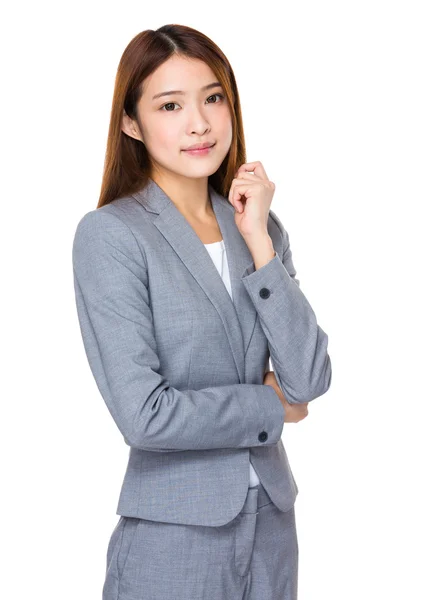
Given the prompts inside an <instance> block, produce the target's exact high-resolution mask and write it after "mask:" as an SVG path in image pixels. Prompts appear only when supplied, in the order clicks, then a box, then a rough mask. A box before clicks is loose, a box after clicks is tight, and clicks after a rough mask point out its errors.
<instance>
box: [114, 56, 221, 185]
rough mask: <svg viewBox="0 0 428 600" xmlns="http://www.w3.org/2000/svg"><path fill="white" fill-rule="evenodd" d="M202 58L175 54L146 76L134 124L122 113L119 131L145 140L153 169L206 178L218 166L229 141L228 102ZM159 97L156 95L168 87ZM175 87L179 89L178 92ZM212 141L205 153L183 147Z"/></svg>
mask: <svg viewBox="0 0 428 600" xmlns="http://www.w3.org/2000/svg"><path fill="white" fill-rule="evenodd" d="M215 82H216V77H215V75H214V73H213V71H212V70H211V68H210V67H208V65H207V64H206V63H204V62H203V61H200V60H196V59H186V58H182V57H178V56H173V57H171V58H169V59H168V60H167V61H166V62H164V63H163V64H162V65H161V66H160V67H158V69H157V70H156V71H155V72H153V73H152V74H151V75H149V76H148V77H147V78H146V79H145V80H144V83H143V94H142V97H141V99H140V101H139V103H138V106H137V109H138V114H139V119H140V124H141V135H140V134H139V130H138V129H136V127H137V123H135V122H132V121H131V120H130V119H129V117H126V115H124V122H123V130H124V131H125V133H127V134H128V135H131V136H132V137H134V138H136V139H140V140H142V141H143V142H144V144H145V146H146V148H147V151H148V153H149V155H150V156H151V160H152V162H153V165H154V168H155V169H157V170H161V171H162V170H167V171H172V172H174V173H176V174H180V175H182V176H184V177H191V178H207V177H208V176H209V175H212V174H213V173H215V172H216V171H217V169H218V168H219V167H220V165H221V163H222V162H223V160H224V158H225V156H226V155H227V153H228V151H229V148H230V145H231V142H232V120H231V113H230V108H229V104H228V102H227V99H226V97H225V95H224V93H223V89H222V87H221V86H220V85H218V86H213V87H210V88H209V89H204V87H205V86H208V85H210V84H213V83H215ZM171 90H175V91H174V92H173V93H168V94H167V95H162V96H160V97H157V98H153V96H157V95H158V94H163V93H164V92H171ZM178 91H181V92H182V93H181V92H180V93H179V92H178ZM202 142H210V143H215V145H214V147H213V148H212V149H211V150H210V151H209V152H208V153H207V154H204V155H191V154H189V153H188V152H185V151H184V149H185V148H187V147H188V146H191V145H193V144H197V143H202Z"/></svg>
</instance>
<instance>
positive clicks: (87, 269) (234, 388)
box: [72, 179, 331, 526]
mask: <svg viewBox="0 0 428 600" xmlns="http://www.w3.org/2000/svg"><path fill="white" fill-rule="evenodd" d="M209 194H210V198H211V203H212V206H213V209H214V212H215V215H216V217H217V221H218V224H219V227H220V230H221V233H222V237H223V239H224V243H225V247H226V252H227V258H228V263H229V268H230V278H231V285H232V293H233V301H232V299H231V297H230V296H229V293H228V291H227V289H226V287H225V285H224V282H223V280H222V279H221V276H220V274H219V273H218V271H217V269H216V267H215V265H214V263H213V262H212V259H211V257H210V255H209V253H208V252H207V250H206V248H205V246H204V244H203V243H202V241H201V240H200V239H199V237H198V236H197V234H196V232H195V231H194V230H193V228H192V227H191V225H190V224H189V223H188V221H187V220H186V219H185V217H184V216H183V215H182V214H181V213H180V211H179V210H178V209H177V208H176V206H175V205H174V203H173V202H172V201H171V199H170V198H169V196H167V195H166V193H165V192H164V191H163V190H162V188H160V187H159V186H158V185H157V184H156V183H155V182H154V181H153V180H152V179H150V180H149V184H148V185H147V186H146V187H145V188H143V189H142V190H140V191H139V192H138V193H136V194H133V195H132V196H127V197H124V198H119V199H116V200H114V201H113V202H111V203H110V204H107V205H105V206H103V207H101V208H98V209H94V210H91V211H89V212H88V213H86V214H85V215H84V216H83V217H82V218H81V220H80V221H79V223H78V225H77V229H76V233H75V237H74V242H73V250H72V258H73V273H74V288H75V294H76V306H77V313H78V319H79V323H80V330H81V334H82V337H83V343H84V348H85V351H86V355H87V358H88V362H89V365H90V369H91V371H92V374H93V376H94V378H95V381H96V384H97V386H98V389H99V391H100V394H101V396H102V397H103V399H104V401H105V403H106V405H107V407H108V410H109V411H110V413H111V416H112V417H113V419H114V421H115V423H116V425H117V427H118V428H119V430H120V432H121V433H122V435H123V437H124V440H125V442H126V444H128V445H129V446H130V450H129V458H128V465H127V469H126V473H125V476H124V480H123V483H122V488H121V492H120V497H119V502H118V506H117V511H116V512H117V514H118V515H124V516H130V517H138V518H143V519H150V520H154V521H164V522H169V523H183V524H190V525H210V526H219V525H224V524H225V523H227V522H229V521H231V520H232V519H234V518H235V517H236V515H237V514H238V513H239V512H240V510H241V509H242V506H243V503H244V501H245V497H246V495H247V490H248V485H249V464H248V461H249V459H250V457H251V462H252V464H253V466H254V468H255V470H256V472H257V474H258V476H259V478H260V480H261V482H262V484H263V486H264V487H265V488H266V490H267V492H268V494H269V496H270V497H271V499H272V501H273V502H274V504H275V505H276V506H277V507H278V508H279V509H280V510H281V511H287V510H288V509H290V508H291V507H292V506H293V504H294V501H295V499H296V495H297V494H298V487H297V485H296V482H295V479H294V477H293V474H292V472H291V468H290V465H289V462H288V458H287V454H286V452H285V449H284V445H283V443H282V440H281V434H282V431H283V427H284V415H285V412H284V407H283V405H282V403H281V401H280V400H279V398H278V396H277V394H276V392H275V391H274V389H273V388H272V387H271V386H268V385H263V377H264V374H265V372H266V371H267V370H269V357H270V359H271V363H272V367H273V370H274V372H275V375H276V378H277V380H278V383H279V385H280V387H281V389H282V390H283V393H284V395H285V397H286V398H287V400H288V402H290V403H299V402H310V401H312V400H314V399H315V398H317V397H319V396H321V395H322V394H325V392H326V391H327V390H328V389H329V387H330V382H331V363H330V357H329V355H328V352H327V344H328V336H327V334H326V333H325V332H324V331H323V330H322V329H321V327H320V326H319V325H318V323H317V319H316V316H315V314H314V311H313V310H312V308H311V306H310V304H309V302H308V300H307V299H306V297H305V295H304V294H303V292H302V290H301V289H300V283H299V280H298V279H296V271H295V268H294V266H293V262H292V258H291V250H290V245H289V237H288V234H287V232H286V231H285V229H284V227H283V225H282V223H281V222H280V220H279V218H278V217H277V216H276V215H275V213H274V212H273V211H272V210H271V211H270V214H269V219H268V232H269V235H270V237H271V238H272V242H273V245H274V249H275V256H274V258H273V259H272V260H271V261H270V262H269V263H267V264H265V265H264V266H263V267H261V268H260V269H257V270H256V269H255V265H254V262H253V259H252V256H251V253H250V251H249V250H248V247H247V245H246V243H245V241H244V239H243V237H242V236H241V234H240V233H239V230H238V228H237V227H236V224H235V218H234V212H235V211H234V208H233V206H232V205H231V204H230V203H229V201H228V199H227V198H225V197H223V196H221V195H220V194H218V193H217V192H216V191H215V190H214V188H213V187H212V186H211V185H209ZM223 490H226V491H225V493H223Z"/></svg>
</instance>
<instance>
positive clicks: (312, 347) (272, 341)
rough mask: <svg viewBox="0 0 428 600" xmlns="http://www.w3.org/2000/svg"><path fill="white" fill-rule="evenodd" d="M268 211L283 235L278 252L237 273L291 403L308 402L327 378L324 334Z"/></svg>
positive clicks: (328, 363) (323, 389)
mask: <svg viewBox="0 0 428 600" xmlns="http://www.w3.org/2000/svg"><path fill="white" fill-rule="evenodd" d="M270 215H271V216H272V218H273V220H274V221H275V223H276V225H277V226H278V228H279V230H280V232H281V237H282V250H281V253H280V254H278V252H275V256H274V257H273V258H272V259H271V260H270V261H269V262H268V263H266V264H265V265H263V266H262V267H260V268H259V269H257V270H256V269H255V265H254V263H253V264H252V265H251V268H249V269H247V272H246V273H248V274H244V275H243V277H242V278H241V280H242V282H243V284H244V286H245V288H246V290H247V292H248V294H249V295H250V298H251V300H252V302H253V304H254V307H255V309H256V310H257V313H258V315H259V317H260V323H261V326H262V328H263V331H264V333H265V335H266V337H267V340H268V345H269V351H270V357H271V361H272V367H273V369H274V372H275V376H276V378H277V381H278V385H279V386H280V388H281V390H282V391H283V394H284V396H285V398H286V400H287V401H288V402H289V403H290V404H297V403H303V402H310V401H311V400H314V399H315V398H318V397H319V396H321V395H322V394H325V392H327V390H328V389H329V387H330V384H331V360H330V356H329V354H328V336H327V334H326V333H325V332H324V331H323V329H322V328H321V327H320V326H319V325H318V323H317V319H316V316H315V313H314V311H313V309H312V307H311V305H310V304H309V302H308V300H307V298H306V296H305V295H304V294H303V292H302V290H301V289H300V282H299V280H298V279H297V278H296V269H295V268H294V264H293V260H292V252H291V248H290V240H289V235H288V233H287V231H286V230H285V229H284V226H283V225H282V223H281V221H280V219H279V217H278V216H277V215H275V213H274V212H273V211H270Z"/></svg>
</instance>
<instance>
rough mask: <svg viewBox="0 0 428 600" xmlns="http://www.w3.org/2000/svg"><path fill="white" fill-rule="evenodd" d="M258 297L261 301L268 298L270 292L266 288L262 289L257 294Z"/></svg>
mask: <svg viewBox="0 0 428 600" xmlns="http://www.w3.org/2000/svg"><path fill="white" fill-rule="evenodd" d="M259 295H260V297H261V298H263V299H266V298H269V296H270V290H268V289H267V288H262V289H261V290H260V292H259Z"/></svg>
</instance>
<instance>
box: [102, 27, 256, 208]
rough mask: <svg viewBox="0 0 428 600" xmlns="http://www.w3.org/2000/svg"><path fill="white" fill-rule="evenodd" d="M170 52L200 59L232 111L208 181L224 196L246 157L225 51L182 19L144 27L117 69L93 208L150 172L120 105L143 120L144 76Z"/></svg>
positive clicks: (133, 187)
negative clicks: (125, 127) (227, 137)
mask: <svg viewBox="0 0 428 600" xmlns="http://www.w3.org/2000/svg"><path fill="white" fill-rule="evenodd" d="M172 55H178V56H185V57H189V58H195V59H199V60H203V61H204V62H205V63H206V64H207V65H208V66H209V67H210V68H211V70H212V71H213V73H214V74H215V76H216V77H217V78H218V81H219V83H220V84H221V85H222V87H223V90H224V92H225V96H226V99H227V102H228V104H229V106H230V109H231V115H232V127H233V133H232V143H231V146H230V149H229V152H228V153H227V156H226V157H225V158H224V160H223V162H222V164H221V165H220V167H219V168H218V169H217V171H216V172H215V173H213V174H212V175H210V176H209V178H208V183H209V184H211V185H212V186H213V188H214V189H215V190H216V191H217V192H218V193H219V194H221V195H223V196H227V195H228V193H229V190H230V186H231V185H232V180H233V178H234V175H235V172H236V171H237V169H238V168H239V167H240V166H241V165H242V164H243V163H245V162H246V151H245V140H244V131H243V124H242V113H241V105H240V101H239V94H238V89H237V86H236V81H235V75H234V73H233V70H232V67H231V65H230V64H229V61H228V60H227V58H226V56H225V55H224V54H223V52H222V51H221V50H220V48H219V47H218V46H217V45H216V44H215V43H214V42H213V41H212V40H210V38H208V37H207V36H206V35H204V34H203V33H201V32H200V31H197V30H196V29H192V28H191V27H186V26H185V25H176V24H171V25H163V26H162V27H160V28H159V29H156V31H154V30H152V29H146V30H145V31H142V32H141V33H139V34H137V35H136V36H135V37H134V38H133V39H132V40H131V41H130V42H129V44H128V46H127V47H126V48H125V51H124V52H123V54H122V57H121V59H120V62H119V66H118V69H117V73H116V79H115V86H114V93H113V102H112V109H111V116H110V126H109V132H108V138H107V150H106V155H105V161H104V171H103V178H102V184H101V193H100V198H99V202H98V206H97V208H100V207H101V206H103V205H104V204H108V203H109V202H112V201H113V200H115V199H117V198H121V197H124V196H128V195H130V194H133V193H135V192H137V191H139V190H140V189H142V188H144V187H145V185H146V183H147V181H148V179H149V177H150V172H151V171H150V169H151V165H150V157H149V153H148V152H147V149H146V147H145V145H144V144H143V142H141V141H139V140H136V139H134V138H132V137H130V136H128V135H127V134H126V133H124V132H123V131H122V128H121V126H122V115H123V110H125V111H126V114H127V115H128V116H129V117H131V118H132V119H135V120H136V121H137V123H138V124H139V125H140V128H141V124H140V121H139V118H138V114H137V110H136V108H137V103H138V101H139V100H140V98H141V94H142V87H143V85H142V84H143V81H144V79H145V78H146V77H148V76H149V75H150V74H151V73H152V72H153V71H155V70H156V69H157V68H158V67H159V66H160V65H161V64H162V63H164V62H165V61H166V60H168V58H170V57H171V56H172Z"/></svg>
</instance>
